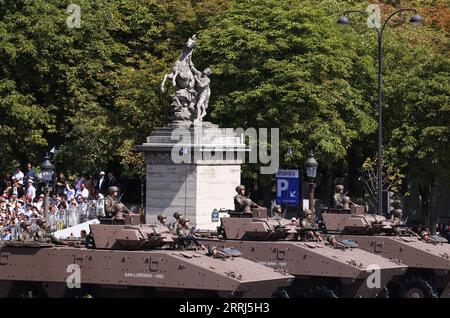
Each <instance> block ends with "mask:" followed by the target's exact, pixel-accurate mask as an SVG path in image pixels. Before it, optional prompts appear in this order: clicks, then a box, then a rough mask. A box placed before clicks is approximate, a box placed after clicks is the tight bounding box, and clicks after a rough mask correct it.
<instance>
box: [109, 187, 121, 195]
mask: <svg viewBox="0 0 450 318" xmlns="http://www.w3.org/2000/svg"><path fill="white" fill-rule="evenodd" d="M113 192H119V188H118V187H109V188H108V193H109V194H112V193H113Z"/></svg>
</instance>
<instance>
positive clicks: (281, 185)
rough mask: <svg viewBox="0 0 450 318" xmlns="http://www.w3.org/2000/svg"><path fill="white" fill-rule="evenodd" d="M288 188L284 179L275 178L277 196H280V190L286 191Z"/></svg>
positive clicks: (287, 183)
mask: <svg viewBox="0 0 450 318" xmlns="http://www.w3.org/2000/svg"><path fill="white" fill-rule="evenodd" d="M288 188H289V182H288V181H287V180H286V179H278V180H277V197H280V196H281V192H282V191H286V190H287V189H288Z"/></svg>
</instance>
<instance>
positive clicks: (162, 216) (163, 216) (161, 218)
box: [157, 214, 167, 222]
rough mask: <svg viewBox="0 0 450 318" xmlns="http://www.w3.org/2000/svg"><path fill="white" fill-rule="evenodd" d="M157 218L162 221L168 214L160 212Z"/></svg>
mask: <svg viewBox="0 0 450 318" xmlns="http://www.w3.org/2000/svg"><path fill="white" fill-rule="evenodd" d="M157 219H158V221H160V222H161V221H162V220H164V219H167V216H165V215H162V214H160V215H158V217H157Z"/></svg>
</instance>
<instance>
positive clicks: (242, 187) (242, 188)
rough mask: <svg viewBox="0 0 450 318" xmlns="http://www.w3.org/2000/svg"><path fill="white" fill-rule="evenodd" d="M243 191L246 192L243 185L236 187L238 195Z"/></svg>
mask: <svg viewBox="0 0 450 318" xmlns="http://www.w3.org/2000/svg"><path fill="white" fill-rule="evenodd" d="M241 190H245V186H243V185H242V184H241V185H238V186H237V187H236V192H237V193H239V191H241Z"/></svg>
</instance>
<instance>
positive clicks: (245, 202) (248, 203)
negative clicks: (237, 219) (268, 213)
mask: <svg viewBox="0 0 450 318" xmlns="http://www.w3.org/2000/svg"><path fill="white" fill-rule="evenodd" d="M236 192H237V194H236V195H235V196H234V211H236V212H245V213H251V212H252V211H251V208H259V207H260V206H259V205H257V204H256V203H255V202H253V201H252V200H250V199H249V198H248V197H247V196H246V195H245V187H244V186H243V185H239V186H237V187H236Z"/></svg>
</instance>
